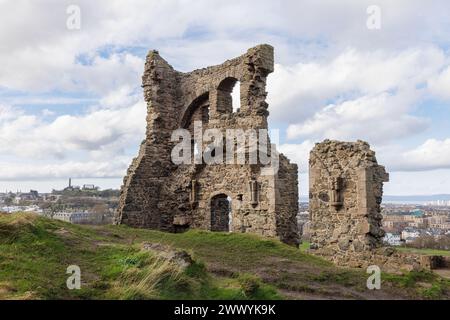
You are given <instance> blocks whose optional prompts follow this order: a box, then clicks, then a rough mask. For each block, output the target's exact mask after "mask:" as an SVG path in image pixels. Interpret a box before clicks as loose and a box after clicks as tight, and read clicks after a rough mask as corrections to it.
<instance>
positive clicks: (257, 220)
mask: <svg viewBox="0 0 450 320" xmlns="http://www.w3.org/2000/svg"><path fill="white" fill-rule="evenodd" d="M273 66H274V58H273V47H271V46H269V45H259V46H256V47H254V48H251V49H249V50H248V51H247V53H246V54H244V55H242V56H240V57H237V58H235V59H232V60H228V61H226V62H224V63H223V64H221V65H217V66H212V67H207V68H204V69H200V70H195V71H192V72H189V73H182V72H179V71H176V70H174V69H173V68H172V67H171V66H170V65H169V64H168V63H167V62H166V61H165V60H164V59H163V58H161V57H160V55H159V54H158V52H157V51H151V52H149V54H148V55H147V59H146V63H145V72H144V75H143V77H142V86H143V88H144V97H145V100H146V102H147V109H148V110H147V130H146V138H145V140H144V141H143V142H142V144H141V146H140V150H139V154H138V156H137V157H136V158H134V159H133V161H132V163H131V165H130V167H129V168H128V172H127V175H126V176H125V178H124V181H123V186H122V189H121V195H120V201H119V207H118V210H117V215H116V223H118V224H121V223H122V224H126V225H130V226H133V227H141V228H151V229H158V230H163V231H169V232H182V231H184V230H187V229H189V228H197V229H203V230H211V231H225V232H226V231H233V232H250V233H256V234H260V235H263V236H266V237H272V238H278V239H280V240H281V241H283V242H285V243H287V244H291V245H298V244H299V234H298V227H297V221H296V216H297V212H298V169H297V165H296V164H293V163H290V162H289V160H288V159H287V158H286V157H285V156H284V155H282V154H278V153H276V150H275V148H274V145H270V143H269V146H271V147H269V149H271V150H268V153H269V151H270V152H275V153H276V154H277V155H278V156H277V158H278V170H272V171H271V174H267V172H266V173H264V170H266V169H268V168H267V166H266V165H262V164H261V163H257V164H247V163H246V164H242V163H241V164H228V163H217V164H213V165H211V164H205V163H204V162H203V161H195V159H198V154H200V155H202V154H203V152H204V151H207V150H205V148H204V146H203V145H200V146H198V145H196V141H197V140H196V135H198V131H196V128H198V124H200V135H203V133H204V132H205V130H206V129H211V128H215V129H218V130H219V131H220V132H222V133H225V132H226V131H227V129H241V130H244V131H245V130H249V129H255V130H259V129H267V128H268V125H267V117H268V115H269V112H268V110H267V109H268V104H267V103H266V101H265V99H266V95H267V93H266V91H265V88H266V79H267V76H268V75H269V74H270V73H271V72H273ZM238 81H239V82H240V93H241V94H240V104H241V107H240V108H239V109H237V110H236V111H233V106H232V97H231V92H232V90H233V87H234V86H235V84H236V83H237V82H238ZM180 128H183V129H186V130H187V131H189V133H190V136H191V137H192V136H193V137H194V139H192V141H189V145H190V147H191V149H192V150H191V151H192V154H193V157H192V158H193V159H194V161H193V162H192V163H189V164H185V163H184V164H176V163H174V162H173V159H172V157H171V156H172V151H173V150H174V147H175V146H176V144H177V143H178V141H176V140H174V139H173V137H172V134H173V132H174V131H175V130H177V129H180ZM235 138H236V139H237V137H235ZM262 138H265V139H266V140H267V141H270V139H269V137H268V135H267V137H264V136H261V134H260V135H259V136H258V137H257V139H258V140H261V139H262ZM216 142H217V141H216ZM235 142H236V141H235V140H233V144H236V145H237V143H235ZM221 143H222V144H221ZM224 144H225V143H223V141H222V142H220V141H219V143H218V144H217V147H218V149H214V150H221V149H224V150H223V151H224V152H225V151H226V152H228V151H229V150H225V147H224ZM250 148H251V146H248V147H245V152H244V154H245V155H246V157H247V156H248V154H249V150H250ZM196 150H197V155H196V154H195V152H196ZM209 152H210V153H211V155H212V151H211V150H210V151H209ZM192 154H191V155H190V156H192ZM234 156H235V154H233V158H234ZM200 160H202V156H200ZM269 169H270V168H269ZM272 169H273V168H272ZM309 179H310V181H309V184H310V193H309V198H310V209H309V210H310V220H311V221H310V228H309V229H310V233H311V252H312V253H314V254H317V255H321V256H323V257H325V258H327V259H329V260H331V261H333V262H334V263H336V264H338V265H342V266H348V267H360V268H366V267H367V266H369V265H372V264H375V265H378V266H380V267H381V268H382V269H383V270H387V271H399V270H405V269H406V270H412V269H418V268H421V267H425V268H428V269H430V268H433V265H436V264H437V262H436V261H438V260H439V259H437V260H436V259H435V258H436V257H423V256H419V255H411V254H408V255H405V254H401V253H398V252H396V251H395V250H394V249H392V248H390V247H384V246H383V244H382V238H383V236H384V231H383V230H382V228H381V226H382V224H381V219H382V215H381V213H380V211H381V208H380V204H381V200H382V193H383V182H386V181H388V179H389V176H388V174H387V173H386V171H385V169H384V167H383V166H380V165H378V163H377V160H376V158H375V153H374V152H373V151H372V150H370V147H369V145H368V144H367V143H366V142H363V141H357V142H354V143H351V142H339V141H330V140H325V141H324V142H323V143H320V144H316V146H315V148H314V149H313V150H312V151H311V155H310V177H309Z"/></svg>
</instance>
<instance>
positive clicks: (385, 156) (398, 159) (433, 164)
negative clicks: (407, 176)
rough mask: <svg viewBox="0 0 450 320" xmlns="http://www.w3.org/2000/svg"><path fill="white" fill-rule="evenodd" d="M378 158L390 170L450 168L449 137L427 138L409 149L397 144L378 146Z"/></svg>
mask: <svg viewBox="0 0 450 320" xmlns="http://www.w3.org/2000/svg"><path fill="white" fill-rule="evenodd" d="M378 159H379V160H380V159H381V160H382V161H383V162H384V163H385V164H386V165H387V166H388V169H390V170H392V171H427V170H437V169H450V138H447V139H444V140H438V139H428V140H426V141H425V142H424V143H422V144H420V145H419V146H417V147H414V148H410V149H405V148H402V147H401V146H399V145H394V146H390V147H387V148H380V153H379V157H378Z"/></svg>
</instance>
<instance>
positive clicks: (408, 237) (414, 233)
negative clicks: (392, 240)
mask: <svg viewBox="0 0 450 320" xmlns="http://www.w3.org/2000/svg"><path fill="white" fill-rule="evenodd" d="M418 237H420V231H419V230H417V229H415V228H411V227H408V228H405V229H404V230H403V231H402V234H401V239H402V240H403V241H405V242H406V243H411V242H413V241H414V240H416V239H417V238H418Z"/></svg>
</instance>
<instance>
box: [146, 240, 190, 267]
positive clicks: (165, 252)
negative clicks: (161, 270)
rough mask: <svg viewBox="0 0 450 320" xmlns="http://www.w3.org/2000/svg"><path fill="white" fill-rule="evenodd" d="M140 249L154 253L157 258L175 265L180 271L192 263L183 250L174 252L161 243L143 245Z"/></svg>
mask: <svg viewBox="0 0 450 320" xmlns="http://www.w3.org/2000/svg"><path fill="white" fill-rule="evenodd" d="M142 247H143V248H144V249H145V250H151V251H154V252H156V253H157V255H158V256H160V257H162V258H164V259H167V260H169V261H171V262H173V263H175V264H176V265H178V266H179V267H180V268H182V269H185V268H187V267H189V266H190V265H191V264H192V263H193V262H194V260H193V259H192V257H191V255H190V254H189V253H188V252H186V251H184V250H175V249H173V248H172V247H171V246H167V245H164V244H161V243H144V244H143V245H142Z"/></svg>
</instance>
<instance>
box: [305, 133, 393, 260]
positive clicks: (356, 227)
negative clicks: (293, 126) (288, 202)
mask: <svg viewBox="0 0 450 320" xmlns="http://www.w3.org/2000/svg"><path fill="white" fill-rule="evenodd" d="M309 179H310V212H311V221H312V225H311V231H312V233H311V247H312V248H313V249H317V250H320V251H322V252H323V253H324V254H329V255H331V256H334V255H336V256H342V255H343V256H345V255H346V254H347V252H350V253H351V252H364V251H366V250H371V249H373V248H376V247H379V246H380V245H381V243H382V238H383V236H384V231H383V230H382V229H381V219H382V215H381V213H380V211H381V208H380V204H381V197H382V193H383V191H382V190H383V182H386V181H388V180H389V176H388V174H387V173H386V171H385V169H384V167H383V166H380V165H378V163H377V160H376V158H375V153H374V152H373V151H372V150H370V148H369V145H368V144H367V143H365V142H363V141H358V142H356V143H350V142H338V141H330V140H325V141H324V142H323V143H319V144H316V146H315V147H314V149H313V150H312V151H311V156H310V177H309Z"/></svg>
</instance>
